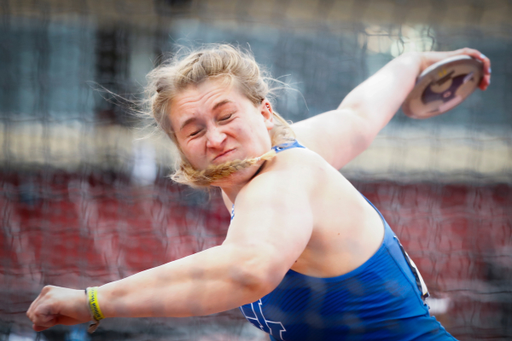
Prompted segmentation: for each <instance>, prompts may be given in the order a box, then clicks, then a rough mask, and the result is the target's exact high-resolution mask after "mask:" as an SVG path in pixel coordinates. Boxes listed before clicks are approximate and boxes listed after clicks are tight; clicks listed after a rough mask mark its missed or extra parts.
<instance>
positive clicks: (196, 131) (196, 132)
mask: <svg viewBox="0 0 512 341" xmlns="http://www.w3.org/2000/svg"><path fill="white" fill-rule="evenodd" d="M200 132H201V129H199V130H195V131H193V132H192V133H190V134H189V135H188V136H192V137H193V136H197V135H199V133H200Z"/></svg>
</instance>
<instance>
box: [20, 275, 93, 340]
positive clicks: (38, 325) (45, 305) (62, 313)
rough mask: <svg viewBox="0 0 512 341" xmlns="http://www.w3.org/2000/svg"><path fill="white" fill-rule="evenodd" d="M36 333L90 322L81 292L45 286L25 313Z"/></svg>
mask: <svg viewBox="0 0 512 341" xmlns="http://www.w3.org/2000/svg"><path fill="white" fill-rule="evenodd" d="M27 316H28V318H29V319H30V320H31V321H32V323H33V326H32V328H33V329H34V330H35V331H36V332H40V331H42V330H45V329H48V328H50V327H53V326H55V325H57V324H64V325H74V324H79V323H84V322H88V321H90V320H91V313H90V312H89V308H88V301H87V297H86V295H85V293H84V291H83V290H75V289H68V288H62V287H56V286H51V285H48V286H45V287H44V288H43V290H41V293H40V294H39V296H38V297H37V298H36V299H35V300H34V302H32V304H31V305H30V308H29V309H28V311H27Z"/></svg>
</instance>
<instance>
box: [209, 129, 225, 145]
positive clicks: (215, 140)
mask: <svg viewBox="0 0 512 341" xmlns="http://www.w3.org/2000/svg"><path fill="white" fill-rule="evenodd" d="M225 140H226V134H225V133H224V132H222V130H220V129H219V128H217V127H214V128H210V129H208V131H207V133H206V146H207V147H208V148H218V147H220V146H222V144H223V143H224V141H225Z"/></svg>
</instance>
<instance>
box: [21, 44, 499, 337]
mask: <svg viewBox="0 0 512 341" xmlns="http://www.w3.org/2000/svg"><path fill="white" fill-rule="evenodd" d="M456 55H469V56H472V57H474V58H476V59H478V60H480V61H482V62H483V64H484V77H483V79H482V81H481V83H480V88H481V89H482V90H485V89H486V88H487V86H488V85H489V84H490V61H489V59H488V58H487V57H485V56H483V55H482V54H481V53H480V52H478V51H476V50H473V49H469V48H465V49H461V50H457V51H452V52H425V53H405V54H403V55H401V56H399V57H397V58H395V59H394V60H392V61H391V62H389V63H388V64H387V65H385V66H384V67H383V68H382V69H381V70H379V71H378V72H377V73H376V74H375V75H373V76H371V77H370V78H368V79H367V80H366V81H365V82H363V83H362V84H361V85H359V86H358V87H356V88H355V89H354V90H353V91H351V92H350V93H349V94H348V95H347V97H346V98H345V99H344V100H343V101H342V102H341V104H340V105H339V107H338V108H337V109H336V110H333V111H329V112H326V113H323V114H320V115H317V116H314V117H311V118H309V119H307V120H304V121H301V122H298V123H295V124H293V125H291V126H289V125H288V124H287V123H286V121H284V120H283V119H282V118H281V116H279V115H278V114H277V113H276V112H275V111H274V110H273V106H272V104H271V102H270V101H269V99H268V97H269V86H268V84H267V82H266V78H265V77H263V76H262V73H261V72H260V69H259V67H258V65H257V64H256V62H255V61H254V58H253V57H252V55H251V54H250V53H247V52H244V51H241V50H240V49H237V48H234V47H232V46H229V45H213V46H207V47H205V48H202V49H200V50H197V51H194V52H192V53H190V54H188V55H187V56H185V57H183V58H175V59H174V60H172V61H170V62H168V63H166V64H164V65H162V66H160V67H158V68H157V69H155V70H154V71H152V73H151V74H150V75H149V80H150V82H149V92H150V96H149V103H150V114H151V116H152V117H153V118H154V119H155V121H156V122H157V125H158V126H159V127H160V128H162V129H163V130H164V131H165V133H166V134H167V135H168V136H169V137H170V138H171V140H172V141H173V142H174V143H175V144H176V146H177V147H178V150H179V153H180V157H181V163H180V165H179V167H178V168H177V171H176V173H175V174H174V175H173V178H174V179H175V180H176V181H178V182H181V183H187V184H190V185H192V186H195V187H205V186H215V187H219V188H220V189H221V190H222V195H223V198H224V201H225V203H226V207H227V208H228V210H230V212H232V213H231V223H230V226H229V230H228V233H227V236H226V239H225V241H224V242H223V243H222V245H219V246H216V247H213V248H210V249H207V250H204V251H202V252H198V253H196V254H193V255H191V256H188V257H185V258H182V259H179V260H176V261H173V262H170V263H167V264H163V265H161V266H158V267H155V268H152V269H148V270H146V271H143V272H140V273H138V274H135V275H133V276H130V277H127V278H124V279H121V280H119V281H115V282H111V283H107V284H104V285H102V286H100V287H94V288H88V289H87V292H86V294H84V290H83V289H82V290H75V289H68V288H61V287H54V286H46V287H44V288H43V290H42V291H41V293H40V295H39V296H38V297H37V299H36V300H35V301H34V302H33V303H32V305H31V306H30V308H29V310H28V312H27V315H28V317H29V318H30V319H31V320H32V322H33V328H34V329H35V330H36V331H42V330H45V329H47V328H50V327H52V326H54V325H56V324H64V325H72V324H77V323H83V322H87V321H90V320H91V317H92V318H93V319H94V320H95V321H96V324H97V321H99V320H100V319H102V318H108V317H151V316H172V317H180V316H197V315H208V314H213V313H217V312H221V311H225V310H228V309H232V308H235V307H240V310H241V311H242V313H243V314H244V316H245V317H246V318H247V320H249V321H250V322H251V323H252V324H254V325H255V326H256V327H258V328H260V329H262V330H264V331H265V332H267V333H269V334H270V338H271V340H344V339H351V340H355V339H357V340H376V339H379V340H413V339H421V340H434V339H435V340H453V337H452V336H451V335H449V334H448V332H447V331H446V330H445V329H444V328H443V327H442V326H441V325H440V324H439V323H438V322H437V321H436V320H435V318H434V317H432V316H430V314H429V311H428V307H427V305H426V304H425V302H424V298H425V297H426V296H427V295H428V294H427V292H426V290H425V287H424V285H423V283H422V280H421V276H420V275H419V272H418V271H417V270H416V269H415V267H414V264H413V263H412V262H411V261H410V259H409V258H408V256H407V255H406V253H405V252H404V251H403V248H402V247H401V245H400V243H399V241H398V239H397V237H396V236H395V234H394V233H393V231H392V230H391V229H390V227H389V225H388V224H387V223H386V221H385V220H384V218H383V217H382V215H381V214H380V213H379V211H378V210H377V209H376V208H375V207H374V206H373V205H372V204H371V203H370V202H369V201H367V200H366V199H365V198H364V197H363V196H362V195H361V194H360V193H359V192H358V191H357V190H356V189H355V188H354V187H353V186H352V185H351V184H350V183H349V182H348V181H347V180H346V179H345V178H344V177H343V175H341V174H340V172H339V171H338V170H339V169H340V168H342V167H343V166H344V165H345V164H347V163H348V162H349V161H350V160H352V159H353V158H354V157H356V156H357V155H358V154H360V153H361V152H362V151H364V150H365V149H366V148H367V147H368V146H369V145H370V143H372V141H373V139H374V138H375V136H376V135H377V133H378V132H379V131H380V130H381V129H382V128H383V127H384V126H385V125H386V124H387V123H388V122H389V120H390V119H391V118H392V117H393V115H394V114H395V113H396V112H397V110H398V108H399V107H400V105H401V104H402V102H403V101H404V99H405V97H406V96H407V95H408V94H409V92H410V91H411V90H412V88H413V86H414V84H415V80H416V78H417V76H418V75H419V74H420V72H421V71H422V70H424V69H425V68H426V67H428V66H429V65H431V64H433V63H435V62H438V61H440V60H443V59H445V58H448V57H452V56H456Z"/></svg>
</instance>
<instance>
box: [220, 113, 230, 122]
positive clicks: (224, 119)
mask: <svg viewBox="0 0 512 341" xmlns="http://www.w3.org/2000/svg"><path fill="white" fill-rule="evenodd" d="M231 116H233V114H229V115H226V116H224V117H222V118H221V119H220V121H226V120H229V119H230V118H231Z"/></svg>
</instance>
